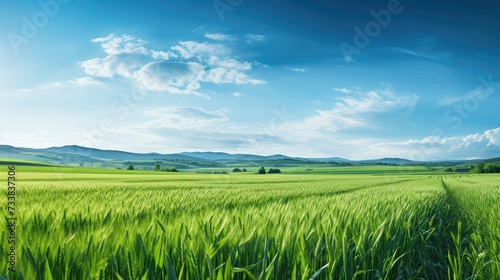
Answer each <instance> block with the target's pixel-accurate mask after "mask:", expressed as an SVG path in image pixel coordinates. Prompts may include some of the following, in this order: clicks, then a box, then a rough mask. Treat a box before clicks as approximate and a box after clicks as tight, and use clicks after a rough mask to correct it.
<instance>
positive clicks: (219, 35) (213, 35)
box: [205, 33, 236, 41]
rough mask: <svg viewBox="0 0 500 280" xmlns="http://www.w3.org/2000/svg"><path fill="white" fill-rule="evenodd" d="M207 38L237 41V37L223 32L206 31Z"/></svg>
mask: <svg viewBox="0 0 500 280" xmlns="http://www.w3.org/2000/svg"><path fill="white" fill-rule="evenodd" d="M205 38H208V39H210V40H216V41H235V40H236V38H235V37H233V36H231V35H228V34H222V33H205Z"/></svg>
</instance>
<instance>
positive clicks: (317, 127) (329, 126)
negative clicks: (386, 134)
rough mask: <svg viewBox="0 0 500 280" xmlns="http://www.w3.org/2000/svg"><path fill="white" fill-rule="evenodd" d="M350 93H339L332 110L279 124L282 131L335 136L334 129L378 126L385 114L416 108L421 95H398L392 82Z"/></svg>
mask: <svg viewBox="0 0 500 280" xmlns="http://www.w3.org/2000/svg"><path fill="white" fill-rule="evenodd" d="M347 91H348V92H349V93H351V94H350V95H348V96H342V97H337V98H336V99H335V103H334V105H333V107H332V108H331V109H329V110H317V111H316V112H315V114H314V115H312V116H309V117H306V118H305V119H303V120H299V121H286V122H282V123H281V124H279V125H278V126H277V131H279V133H280V134H282V135H289V136H290V137H291V138H292V139H299V138H301V139H312V138H317V137H320V138H321V137H323V138H324V137H331V135H332V133H334V132H337V131H341V130H346V129H352V128H367V129H376V128H377V127H378V126H379V123H383V122H384V121H387V119H386V118H385V117H384V116H386V115H390V114H393V113H396V112H399V111H409V112H411V111H413V110H414V107H415V105H416V103H417V102H418V97H417V96H409V95H398V94H396V93H394V91H393V90H392V88H391V87H390V86H388V87H386V88H384V89H376V90H370V91H366V92H362V91H359V90H347Z"/></svg>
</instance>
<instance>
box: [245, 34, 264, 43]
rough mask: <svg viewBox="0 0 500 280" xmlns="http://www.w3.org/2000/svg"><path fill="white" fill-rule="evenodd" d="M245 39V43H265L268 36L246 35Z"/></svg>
mask: <svg viewBox="0 0 500 280" xmlns="http://www.w3.org/2000/svg"><path fill="white" fill-rule="evenodd" d="M244 38H245V42H247V43H253V42H260V41H264V40H265V39H266V36H264V35H260V34H245V36H244Z"/></svg>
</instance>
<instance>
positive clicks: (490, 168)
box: [484, 163, 500, 173]
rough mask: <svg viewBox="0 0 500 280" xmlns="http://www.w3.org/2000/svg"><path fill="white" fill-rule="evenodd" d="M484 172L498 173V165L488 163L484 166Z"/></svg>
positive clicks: (499, 169)
mask: <svg viewBox="0 0 500 280" xmlns="http://www.w3.org/2000/svg"><path fill="white" fill-rule="evenodd" d="M484 173H500V165H498V164H496V163H488V164H486V165H485V166H484Z"/></svg>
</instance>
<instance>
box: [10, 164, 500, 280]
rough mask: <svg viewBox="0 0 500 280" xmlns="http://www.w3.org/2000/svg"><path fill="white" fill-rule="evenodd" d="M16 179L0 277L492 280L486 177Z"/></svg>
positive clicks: (497, 246) (383, 171) (491, 196)
mask: <svg viewBox="0 0 500 280" xmlns="http://www.w3.org/2000/svg"><path fill="white" fill-rule="evenodd" d="M2 167H5V168H4V169H5V170H7V168H6V166H2ZM17 169H18V175H17V181H18V187H17V211H18V221H17V224H18V228H17V231H18V232H17V235H18V240H17V245H18V247H17V253H18V261H17V262H18V263H17V266H18V271H17V273H16V274H9V273H7V270H8V264H7V262H6V261H2V262H0V263H1V266H0V269H1V271H2V274H4V275H6V276H7V277H9V278H8V279H310V278H314V279H422V278H423V279H500V209H499V205H500V180H499V176H498V175H490V174H480V175H472V174H463V175H460V174H452V175H450V174H445V173H440V172H432V171H429V169H428V168H424V167H397V166H396V167H388V166H373V167H371V166H362V167H337V168H315V169H314V170H312V172H303V170H301V169H300V168H289V169H285V170H284V173H282V174H266V175H258V174H254V173H253V172H246V173H232V174H198V173H159V172H147V171H121V170H109V169H108V170H104V169H86V168H66V167H53V166H46V167H44V166H18V168H17ZM250 171H251V170H250ZM0 203H1V204H2V205H6V204H7V199H6V195H4V196H2V197H1V199H0ZM7 235H8V232H7V229H6V227H2V240H3V241H4V242H2V246H1V247H0V254H1V255H2V256H7V254H8V244H7V242H6V240H7V238H6V236H7Z"/></svg>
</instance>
